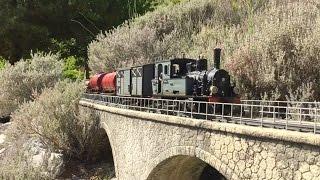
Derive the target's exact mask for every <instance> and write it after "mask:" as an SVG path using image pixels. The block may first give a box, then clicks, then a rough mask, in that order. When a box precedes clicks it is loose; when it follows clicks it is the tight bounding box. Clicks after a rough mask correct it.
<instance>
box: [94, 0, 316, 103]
mask: <svg viewBox="0 0 320 180" xmlns="http://www.w3.org/2000/svg"><path fill="white" fill-rule="evenodd" d="M319 7H320V5H319V2H318V1H316V0H311V1H296V0H286V1H281V0H257V1H251V0H244V1H235V0H228V1H225V0H203V1H199V0H190V1H185V2H182V3H178V4H175V5H174V4H170V5H168V6H166V7H159V8H158V9H157V10H155V11H154V12H151V13H147V14H146V15H144V16H141V17H138V18H136V19H134V20H132V21H130V22H127V23H125V24H123V25H122V26H121V27H118V28H116V29H114V30H112V31H108V32H105V33H101V34H100V35H99V36H98V37H97V39H96V41H93V42H92V43H91V44H90V45H89V49H88V56H89V66H90V68H91V69H92V70H93V71H94V72H99V71H105V70H111V69H114V68H118V67H123V66H130V65H134V64H144V63H149V62H154V60H155V59H156V58H158V57H160V56H162V57H163V58H169V57H173V56H175V57H177V56H181V54H182V53H185V54H186V55H187V56H189V57H193V58H197V57H198V56H199V55H201V56H204V57H205V58H207V59H209V60H211V61H210V64H211V65H212V56H213V54H212V53H213V49H214V48H215V47H217V46H219V47H221V48H222V49H223V66H224V68H225V69H227V70H229V71H230V72H231V74H232V75H233V76H234V77H235V79H236V81H237V84H238V86H239V87H240V89H241V92H242V94H243V95H244V96H246V97H244V98H262V97H264V96H266V97H268V98H273V99H282V100H286V99H296V100H298V99H299V100H320V85H319V83H318V82H319V79H320V74H319V72H320V68H319V66H320V63H319V61H318V60H319V44H318V43H319V42H318V41H317V39H318V37H319V34H320V33H319V25H320V23H319V22H320V12H319V11H320V10H319Z"/></svg>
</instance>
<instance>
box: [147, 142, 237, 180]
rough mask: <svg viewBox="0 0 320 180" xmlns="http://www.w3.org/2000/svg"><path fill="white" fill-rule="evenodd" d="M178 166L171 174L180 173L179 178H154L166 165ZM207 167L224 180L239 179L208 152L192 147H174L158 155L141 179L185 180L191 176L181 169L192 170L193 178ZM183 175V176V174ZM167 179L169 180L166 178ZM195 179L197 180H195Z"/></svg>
mask: <svg viewBox="0 0 320 180" xmlns="http://www.w3.org/2000/svg"><path fill="white" fill-rule="evenodd" d="M190 162H192V163H193V164H192V165H191V166H188V165H187V164H188V163H190ZM177 164H178V165H180V168H182V170H179V169H171V170H173V171H172V173H173V174H174V173H176V174H177V172H174V171H178V173H182V174H181V176H179V177H174V175H173V176H170V175H171V174H170V172H169V173H168V175H169V176H166V175H165V177H164V178H154V177H156V176H158V177H159V174H158V173H161V171H162V170H164V169H166V165H168V166H169V167H173V166H174V165H177ZM207 165H209V166H211V167H212V168H213V170H216V172H217V173H220V174H221V175H222V176H223V177H225V178H226V179H239V178H238V176H237V175H236V174H234V172H233V170H232V169H231V168H229V167H228V166H227V165H226V164H224V163H222V162H221V161H220V160H219V159H217V158H216V157H215V156H213V155H212V154H210V153H209V152H206V151H204V150H202V149H200V148H196V147H194V146H176V147H172V148H169V149H167V150H166V151H164V152H162V153H160V154H159V155H158V156H157V157H156V158H154V159H153V160H151V161H150V163H149V164H148V166H147V170H146V171H145V174H144V176H143V178H142V179H147V180H158V179H159V180H161V179H168V180H170V179H175V180H176V179H177V180H178V179H179V178H180V177H182V178H185V177H187V176H190V175H191V174H190V173H189V174H188V173H187V172H185V171H186V170H185V169H184V170H183V168H187V169H188V170H193V171H195V173H194V174H193V175H194V176H198V177H199V175H201V172H203V170H204V168H208V167H206V166H207ZM183 173H185V174H183ZM168 177H169V178H168ZM195 179H197V178H195Z"/></svg>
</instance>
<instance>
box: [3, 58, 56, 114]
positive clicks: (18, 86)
mask: <svg viewBox="0 0 320 180" xmlns="http://www.w3.org/2000/svg"><path fill="white" fill-rule="evenodd" d="M61 77H62V62H61V61H59V57H58V56H57V55H53V54H41V53H36V54H32V58H31V59H27V60H22V61H19V62H17V63H16V64H15V65H6V66H5V68H4V69H3V70H1V71H0V84H1V86H0V116H8V115H10V114H11V113H12V112H13V111H15V110H16V109H17V108H18V106H19V105H20V104H22V103H23V102H26V101H30V100H32V99H33V98H34V96H36V95H37V94H38V93H41V91H42V89H43V88H45V87H52V86H54V85H55V83H56V82H57V81H59V80H60V79H61Z"/></svg>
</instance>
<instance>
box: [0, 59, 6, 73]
mask: <svg viewBox="0 0 320 180" xmlns="http://www.w3.org/2000/svg"><path fill="white" fill-rule="evenodd" d="M5 65H6V60H5V59H4V58H2V57H1V56H0V70H1V69H3V68H4V67H5Z"/></svg>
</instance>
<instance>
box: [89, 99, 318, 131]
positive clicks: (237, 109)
mask: <svg viewBox="0 0 320 180" xmlns="http://www.w3.org/2000/svg"><path fill="white" fill-rule="evenodd" d="M83 98H84V99H86V100H90V101H94V103H98V104H103V105H106V106H111V107H118V108H124V109H131V110H137V111H144V112H150V113H161V114H167V115H174V116H182V117H190V118H196V119H204V120H212V121H222V122H228V123H236V124H244V125H252V126H261V127H270V128H277V129H286V130H294V131H303V132H313V133H320V122H319V120H320V106H319V105H317V104H316V103H315V104H313V105H312V106H311V105H310V106H301V105H300V106H290V105H289V106H282V104H272V103H273V102H271V101H270V102H269V103H267V102H260V103H259V102H258V101H252V102H254V103H248V102H250V101H246V102H247V103H241V104H232V103H215V102H203V101H192V100H171V99H154V98H138V97H119V96H108V95H101V94H84V97H83ZM297 104H298V103H297Z"/></svg>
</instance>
